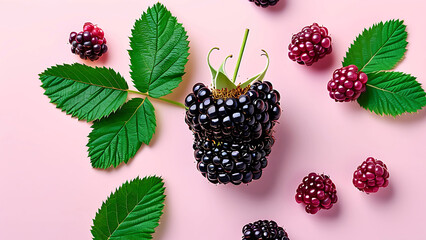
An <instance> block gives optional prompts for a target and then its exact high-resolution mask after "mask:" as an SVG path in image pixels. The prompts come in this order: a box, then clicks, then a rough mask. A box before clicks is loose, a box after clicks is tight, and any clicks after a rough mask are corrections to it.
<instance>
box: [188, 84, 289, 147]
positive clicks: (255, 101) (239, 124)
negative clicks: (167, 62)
mask: <svg viewBox="0 0 426 240" xmlns="http://www.w3.org/2000/svg"><path fill="white" fill-rule="evenodd" d="M201 86H202V87H201ZM279 100H280V94H279V93H278V91H277V90H275V89H273V86H272V84H271V83H270V82H265V83H262V82H254V83H253V84H252V85H251V86H250V87H249V88H247V91H246V92H244V91H243V93H242V94H241V95H239V96H236V97H228V98H226V99H222V98H217V97H215V96H214V93H213V92H211V91H210V90H209V89H208V88H207V87H205V86H204V85H201V84H199V83H197V84H196V85H194V91H193V92H192V93H190V94H188V96H187V97H186V98H185V105H186V106H187V107H188V110H187V112H186V118H185V121H186V123H187V124H188V126H189V128H190V129H191V130H192V131H193V132H194V133H196V134H198V135H199V136H200V137H205V138H208V139H211V140H215V141H226V142H240V141H241V142H251V141H253V140H256V139H259V138H262V136H267V135H268V134H269V132H270V131H271V129H272V128H273V127H274V125H275V124H276V122H277V121H278V120H279V118H280V116H281V106H280V102H279Z"/></svg>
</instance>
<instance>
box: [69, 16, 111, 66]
mask: <svg viewBox="0 0 426 240" xmlns="http://www.w3.org/2000/svg"><path fill="white" fill-rule="evenodd" d="M69 43H70V44H71V52H72V53H74V54H76V55H79V56H80V58H82V59H90V60H91V61H95V60H98V59H99V57H101V56H102V54H104V53H106V52H107V51H108V47H107V45H106V39H105V37H104V32H103V31H102V29H101V28H99V27H98V26H96V25H93V24H92V23H90V22H87V23H85V24H84V26H83V31H81V32H80V33H78V34H77V33H76V32H71V33H70V37H69Z"/></svg>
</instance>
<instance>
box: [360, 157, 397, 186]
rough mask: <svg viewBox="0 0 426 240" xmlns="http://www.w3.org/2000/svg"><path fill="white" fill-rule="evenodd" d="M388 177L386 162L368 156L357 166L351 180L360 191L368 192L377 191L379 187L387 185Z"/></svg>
mask: <svg viewBox="0 0 426 240" xmlns="http://www.w3.org/2000/svg"><path fill="white" fill-rule="evenodd" d="M388 178H389V172H388V169H387V167H386V164H384V163H383V162H382V161H380V160H376V159H374V158H372V157H369V158H367V160H365V161H364V162H363V163H362V164H361V165H360V166H358V168H357V170H356V171H355V172H354V178H353V181H352V182H353V184H354V186H355V187H356V188H358V189H359V190H360V191H362V192H365V193H367V194H369V193H375V192H377V191H378V190H379V188H380V187H387V186H388V184H389V180H388Z"/></svg>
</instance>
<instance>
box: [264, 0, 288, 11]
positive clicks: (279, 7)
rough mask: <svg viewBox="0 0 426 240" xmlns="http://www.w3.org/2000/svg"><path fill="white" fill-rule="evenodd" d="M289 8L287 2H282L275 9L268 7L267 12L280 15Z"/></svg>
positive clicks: (281, 0) (283, 0) (284, 0)
mask: <svg viewBox="0 0 426 240" xmlns="http://www.w3.org/2000/svg"><path fill="white" fill-rule="evenodd" d="M286 6H287V0H280V1H279V2H278V3H277V5H275V6H273V7H268V8H267V11H268V12H270V13H280V12H281V11H283V10H284V9H285V8H286Z"/></svg>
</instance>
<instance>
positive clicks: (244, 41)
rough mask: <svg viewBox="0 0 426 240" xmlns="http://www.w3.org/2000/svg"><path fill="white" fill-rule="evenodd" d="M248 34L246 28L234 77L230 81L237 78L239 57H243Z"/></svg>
mask: <svg viewBox="0 0 426 240" xmlns="http://www.w3.org/2000/svg"><path fill="white" fill-rule="evenodd" d="M248 34H249V29H248V28H247V29H246V31H245V33H244V39H243V44H242V45H241V49H240V54H239V55H238V60H237V65H236V66H235V71H234V77H233V78H232V81H233V82H234V83H235V80H236V79H237V75H238V70H239V69H240V64H241V59H242V58H243V53H244V49H245V48H246V43H247V38H248Z"/></svg>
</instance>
